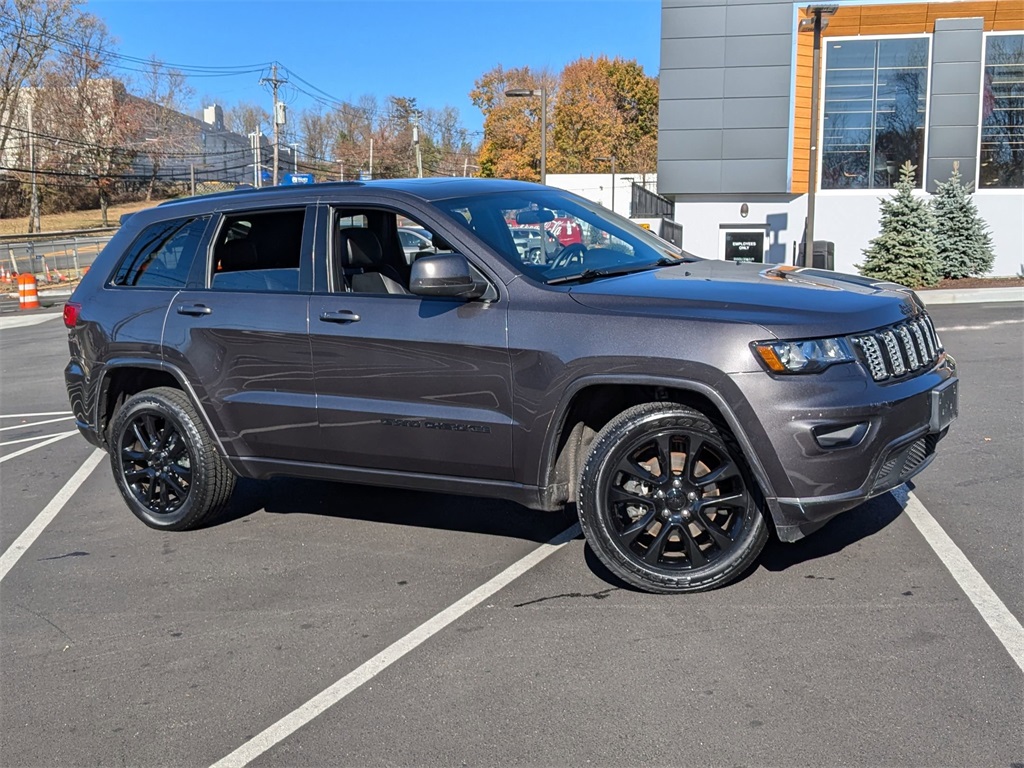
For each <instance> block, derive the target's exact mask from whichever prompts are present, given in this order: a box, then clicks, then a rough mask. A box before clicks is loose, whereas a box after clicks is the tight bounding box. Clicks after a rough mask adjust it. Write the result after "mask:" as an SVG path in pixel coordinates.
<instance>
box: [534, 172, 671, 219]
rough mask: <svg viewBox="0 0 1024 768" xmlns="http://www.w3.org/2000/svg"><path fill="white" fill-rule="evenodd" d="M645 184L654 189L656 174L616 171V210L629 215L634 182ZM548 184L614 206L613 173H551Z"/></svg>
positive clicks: (622, 214) (656, 179)
mask: <svg viewBox="0 0 1024 768" xmlns="http://www.w3.org/2000/svg"><path fill="white" fill-rule="evenodd" d="M630 179H632V181H635V182H636V183H637V184H644V185H645V186H646V187H647V188H648V189H650V190H652V191H654V189H655V188H656V186H657V182H658V177H657V175H656V174H653V173H648V174H646V175H645V174H640V173H616V174H615V212H616V213H617V214H619V215H620V216H626V217H628V216H629V206H630V202H631V201H632V199H633V184H632V181H630ZM547 182H548V186H551V187H558V188H559V189H564V190H566V191H567V192H575V193H576V194H577V195H579V196H580V197H585V198H587V200H593V201H594V202H595V203H599V204H600V205H603V206H604V207H605V208H609V209H610V208H611V207H612V175H611V174H610V173H549V174H548V177H547Z"/></svg>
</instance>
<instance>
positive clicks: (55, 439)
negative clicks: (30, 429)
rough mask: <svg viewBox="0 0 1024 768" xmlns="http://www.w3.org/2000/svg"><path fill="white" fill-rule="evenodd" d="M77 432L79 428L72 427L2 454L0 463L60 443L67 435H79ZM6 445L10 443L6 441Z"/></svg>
mask: <svg viewBox="0 0 1024 768" xmlns="http://www.w3.org/2000/svg"><path fill="white" fill-rule="evenodd" d="M77 434H78V430H77V429H72V430H71V431H70V432H61V433H59V434H56V435H54V436H53V437H51V438H50V439H49V440H44V441H43V442H41V443H36V444H35V445H30V446H27V447H25V448H22V449H21V450H18V451H15V452H14V453H9V454H7V455H6V456H0V464H3V463H4V462H5V461H10V460H11V459H16V458H18V457H19V456H24V455H25V454H26V453H31V452H32V451H38V450H39V449H40V448H45V447H46V446H48V445H53V444H54V443H58V442H60V441H61V440H63V439H65V438H67V437H71V436H72V435H77ZM11 442H18V441H17V440H12V441H11ZM4 445H10V443H4Z"/></svg>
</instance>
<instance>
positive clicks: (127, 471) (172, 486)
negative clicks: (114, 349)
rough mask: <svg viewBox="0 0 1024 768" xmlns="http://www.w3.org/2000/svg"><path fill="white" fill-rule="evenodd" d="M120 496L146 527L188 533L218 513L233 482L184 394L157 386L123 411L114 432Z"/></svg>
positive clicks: (114, 463) (112, 439)
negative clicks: (190, 529)
mask: <svg viewBox="0 0 1024 768" xmlns="http://www.w3.org/2000/svg"><path fill="white" fill-rule="evenodd" d="M109 445H110V464H111V469H112V470H113V474H114V479H115V481H117V486H118V489H119V490H120V491H121V495H122V496H123V497H124V499H125V501H126V502H127V503H128V507H129V508H130V509H131V510H132V512H133V513H134V514H135V515H136V517H138V518H139V519H140V520H142V521H143V522H144V523H145V524H146V525H148V526H150V527H152V528H159V529H163V530H175V531H180V530H187V529H189V528H195V527H197V526H199V525H200V524H201V523H202V522H203V520H205V519H206V518H208V517H209V516H211V515H212V514H214V513H216V512H218V511H220V510H221V509H222V508H223V507H224V505H225V504H226V503H227V501H228V499H229V498H230V496H231V492H232V491H233V489H234V484H235V477H234V475H233V474H232V473H231V470H230V468H229V467H228V466H227V464H226V463H225V462H224V460H223V459H222V458H221V457H220V455H219V454H218V453H217V450H216V446H215V445H214V443H213V441H212V440H211V438H210V436H209V433H208V432H207V430H206V427H205V426H204V424H203V422H202V420H201V419H200V418H199V415H198V414H197V412H196V410H195V408H193V406H192V403H191V402H190V401H189V399H188V398H187V397H186V396H185V394H184V393H183V392H181V391H180V390H177V389H172V388H170V387H158V388H155V389H150V390H146V391H145V392H140V393H139V394H137V395H134V396H133V397H131V398H129V399H128V400H127V401H126V402H125V403H124V405H122V406H121V408H120V410H119V411H118V412H117V416H116V417H115V419H114V422H113V425H112V426H111V429H110V442H109Z"/></svg>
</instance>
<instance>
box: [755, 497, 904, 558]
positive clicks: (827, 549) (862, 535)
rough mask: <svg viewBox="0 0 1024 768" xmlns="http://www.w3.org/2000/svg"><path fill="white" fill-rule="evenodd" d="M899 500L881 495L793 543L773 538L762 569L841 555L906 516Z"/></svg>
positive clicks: (765, 554) (767, 549) (765, 550)
mask: <svg viewBox="0 0 1024 768" xmlns="http://www.w3.org/2000/svg"><path fill="white" fill-rule="evenodd" d="M900 498H903V497H902V496H901V497H900ZM900 498H897V494H893V493H886V494H883V495H881V496H878V497H876V498H874V499H871V500H870V501H867V502H865V503H863V504H861V505H860V506H859V507H856V508H855V509H851V510H850V511H849V512H844V513H843V514H841V515H839V516H838V517H835V518H833V519H832V520H830V521H829V522H828V523H826V524H825V526H824V527H822V528H821V529H820V530H817V531H815V532H814V533H812V534H811V535H809V536H808V537H807V538H804V539H801V540H800V541H797V542H794V543H792V544H785V543H783V542H780V541H779V540H778V539H776V538H774V537H773V538H771V539H770V540H769V541H768V545H767V546H766V547H765V548H764V552H762V553H761V566H762V567H764V568H765V569H767V570H769V571H784V570H786V569H787V568H790V567H792V566H794V565H798V564H800V563H806V562H808V561H810V560H816V559H818V558H819V557H828V556H829V555H834V554H836V553H837V552H842V551H843V550H844V549H846V548H847V547H848V546H850V545H851V544H856V543H857V542H858V541H861V540H863V539H866V538H868V537H870V536H874V535H875V534H876V533H878V532H879V531H881V530H882V529H884V528H885V527H887V526H888V525H889V524H890V523H892V521H893V520H895V519H896V518H898V517H899V516H900V515H901V514H903V503H902V502H901V501H900Z"/></svg>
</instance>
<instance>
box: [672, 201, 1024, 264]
mask: <svg viewBox="0 0 1024 768" xmlns="http://www.w3.org/2000/svg"><path fill="white" fill-rule="evenodd" d="M884 194H885V193H884V192H882V194H879V192H878V191H871V192H864V193H849V192H845V193H841V194H829V193H827V192H826V193H819V194H818V198H817V203H816V207H817V214H816V216H815V219H816V224H815V239H817V240H831V241H832V242H834V243H835V244H836V246H835V268H836V271H838V272H851V273H856V271H857V270H856V268H855V267H854V265H855V264H859V263H861V262H863V260H864V254H863V250H864V249H865V248H867V247H868V243H869V242H870V241H871V239H872V238H874V237H876V236H877V235H878V231H879V229H878V217H879V206H878V199H879V197H881V196H882V195H884ZM918 194H919V196H921V197H928V195H926V194H925V193H924V192H920V193H918ZM722 198H723V196H716V198H715V199H714V200H708V199H707V197H706V196H687V197H683V198H678V199H677V202H676V209H675V219H676V221H678V222H679V223H680V224H682V225H683V233H684V235H683V248H685V249H686V250H688V251H691V252H692V253H696V254H697V255H698V256H706V257H708V258H713V259H714V258H722V254H721V237H720V233H721V230H723V229H728V228H736V227H755V226H763V227H764V228H765V230H766V231H767V232H768V243H769V247H768V257H767V258H766V261H767V262H770V263H785V264H792V263H793V256H794V250H793V244H794V243H797V242H799V241H800V239H801V235H802V234H803V222H804V214H805V211H806V209H807V197H806V195H799V196H785V195H774V196H762V197H740V196H728V197H727V198H726V199H722ZM974 202H975V204H976V205H977V207H978V213H979V214H980V215H981V217H982V218H983V219H985V221H986V222H987V223H988V225H989V229H990V230H991V232H992V241H993V249H994V251H995V255H996V260H995V265H994V267H993V269H992V272H991V273H990V274H991V276H993V277H1007V276H1012V275H1016V274H1017V273H1018V272H1019V271H1020V269H1021V268H1022V267H1024V194H1021V192H1020V191H1019V190H1007V191H1005V192H995V191H992V190H985V191H983V192H979V193H977V194H976V195H975V196H974ZM743 203H747V206H748V208H749V213H748V215H747V217H746V218H743V217H741V216H740V214H739V210H740V205H742V204H743ZM780 258H781V259H782V260H781V261H780Z"/></svg>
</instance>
